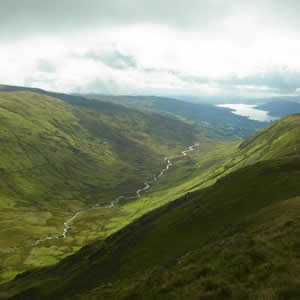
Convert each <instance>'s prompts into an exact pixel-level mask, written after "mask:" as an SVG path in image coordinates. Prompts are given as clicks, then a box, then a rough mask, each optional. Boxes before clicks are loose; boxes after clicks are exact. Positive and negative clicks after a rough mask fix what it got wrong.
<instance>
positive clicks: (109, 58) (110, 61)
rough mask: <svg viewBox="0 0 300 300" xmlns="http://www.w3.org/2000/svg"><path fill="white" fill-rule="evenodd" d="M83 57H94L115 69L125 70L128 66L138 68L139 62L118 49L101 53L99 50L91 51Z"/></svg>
mask: <svg viewBox="0 0 300 300" xmlns="http://www.w3.org/2000/svg"><path fill="white" fill-rule="evenodd" d="M82 57H83V58H87V59H92V60H95V61H97V62H102V63H103V64H105V65H107V66H108V67H110V68H113V69H119V70H124V69H128V68H136V67H137V63H136V60H135V58H134V57H133V56H130V55H125V54H122V53H120V52H119V51H118V50H114V51H112V52H106V53H101V52H100V53H99V52H97V51H93V50H91V51H89V52H88V53H86V54H85V55H83V56H82Z"/></svg>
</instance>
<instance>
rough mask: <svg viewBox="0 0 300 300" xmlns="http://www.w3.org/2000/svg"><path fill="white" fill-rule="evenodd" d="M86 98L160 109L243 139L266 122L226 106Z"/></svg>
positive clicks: (149, 99)
mask: <svg viewBox="0 0 300 300" xmlns="http://www.w3.org/2000/svg"><path fill="white" fill-rule="evenodd" d="M88 97H89V98H90V99H98V100H100V101H110V102H113V103H118V104H123V105H128V106H134V107H147V108H151V109H155V110H159V111H164V112H167V113H170V114H172V115H176V116H179V117H181V118H184V119H187V120H191V121H193V122H196V123H198V124H201V125H202V126H206V127H207V128H210V127H211V126H214V127H215V128H217V129H218V132H219V134H220V135H222V136H224V137H227V138H228V137H229V138H232V137H235V138H242V139H245V138H247V137H249V136H251V135H252V134H254V133H255V132H256V131H257V130H259V129H261V128H263V127H265V126H267V125H268V123H266V122H259V121H253V120H249V119H248V118H246V117H242V116H238V115H234V114H232V112H231V111H230V110H229V109H226V108H222V107H217V106H215V105H210V104H204V103H190V102H185V101H180V100H176V99H169V98H161V97H150V96H149V97H147V96H136V97H133V96H101V95H89V96H88Z"/></svg>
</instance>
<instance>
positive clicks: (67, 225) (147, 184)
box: [0, 144, 199, 252]
mask: <svg viewBox="0 0 300 300" xmlns="http://www.w3.org/2000/svg"><path fill="white" fill-rule="evenodd" d="M196 147H199V144H194V145H192V146H189V147H188V149H187V150H184V151H182V152H181V153H180V154H178V155H174V156H171V157H165V158H164V160H165V161H166V162H167V165H166V167H165V168H163V169H162V170H161V172H160V173H159V174H158V175H157V176H154V177H153V179H152V180H150V181H146V182H144V187H143V188H140V189H138V190H137V191H136V192H135V196H131V197H126V196H119V197H117V198H116V199H114V200H113V201H111V202H110V204H109V205H107V206H103V204H102V205H101V202H98V203H96V204H95V205H94V206H93V207H90V208H88V209H84V210H80V211H78V212H76V213H75V214H74V215H73V216H72V217H71V218H69V219H67V220H66V221H65V222H64V230H63V232H62V233H61V234H60V235H56V236H46V237H43V238H40V239H38V240H36V241H35V242H33V243H31V244H25V245H20V246H13V247H7V248H2V249H0V251H2V252H10V251H13V250H16V249H19V248H25V247H34V246H37V245H39V244H40V243H42V242H44V241H47V240H53V239H62V238H67V235H68V232H69V230H70V229H71V228H72V226H71V223H72V222H73V221H74V220H75V219H76V218H77V217H78V216H79V215H81V214H83V213H85V212H88V211H91V210H95V209H100V208H112V207H114V206H115V205H116V204H117V203H119V202H120V200H121V199H138V198H140V197H141V194H142V193H143V192H145V191H146V190H148V189H149V188H150V187H151V185H152V184H153V183H155V182H156V181H157V180H158V179H159V178H160V177H161V176H163V175H164V174H165V173H166V172H167V171H168V170H169V168H170V167H171V166H172V165H173V163H172V161H171V159H174V158H177V157H182V156H186V155H187V153H188V152H191V151H194V150H195V148H196Z"/></svg>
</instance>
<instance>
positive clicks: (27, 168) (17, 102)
mask: <svg viewBox="0 0 300 300" xmlns="http://www.w3.org/2000/svg"><path fill="white" fill-rule="evenodd" d="M0 90H1V92H0V141H1V147H0V281H6V280H8V279H11V278H13V277H14V276H15V275H16V274H17V273H20V272H22V271H24V270H27V269H30V268H32V267H36V266H43V265H49V264H53V263H56V262H57V261H59V260H60V259H62V258H63V257H65V256H67V255H70V254H72V253H74V252H75V251H76V250H78V249H79V248H80V247H82V246H83V245H85V244H86V243H87V242H88V241H92V240H95V239H99V238H105V237H107V236H108V235H109V234H110V233H111V232H114V231H116V230H118V229H119V228H121V227H122V226H124V225H126V224H128V223H129V222H130V220H132V219H134V218H135V217H137V216H139V215H140V214H142V213H143V212H144V211H148V210H150V209H151V208H152V207H158V206H160V205H161V204H160V203H159V201H158V200H157V199H154V198H153V201H152V202H147V205H143V206H142V207H143V208H142V209H141V207H139V204H138V201H135V202H134V203H126V205H125V203H124V205H122V206H120V205H118V206H116V207H114V208H112V209H106V208H103V209H99V210H95V211H91V212H89V213H86V214H82V215H81V216H80V217H79V218H78V223H77V220H76V222H74V224H73V225H74V228H72V231H70V234H69V237H68V238H67V239H57V240H52V241H47V242H43V243H41V244H40V245H38V246H37V247H25V248H24V247H20V248H17V249H10V247H11V246H22V245H25V244H28V243H33V242H34V241H36V240H37V239H39V238H42V237H46V236H48V235H50V236H56V235H59V234H61V233H62V231H63V228H64V226H63V223H64V222H65V221H66V220H67V219H68V218H70V217H71V216H72V215H74V213H75V212H76V211H79V210H85V209H87V208H89V207H91V206H93V205H94V204H96V203H98V202H101V203H103V205H107V204H109V203H110V202H111V201H112V200H114V199H115V198H116V197H117V196H119V195H132V194H134V193H135V191H136V190H137V189H138V188H139V187H142V185H143V182H144V181H145V180H149V179H150V178H152V177H153V176H154V175H157V174H158V173H159V172H160V170H161V169H162V168H163V167H165V161H164V156H165V155H174V154H177V153H179V152H180V151H182V150H185V149H186V147H187V146H188V145H191V144H193V143H195V142H200V143H201V144H203V145H208V146H205V147H208V148H209V147H210V148H212V146H209V145H210V144H211V142H212V141H215V140H216V136H217V135H216V133H215V131H214V129H208V128H205V127H199V126H197V127H196V126H194V125H192V124H188V123H186V122H183V121H181V120H178V119H176V118H174V117H170V116H167V115H165V114H162V113H158V112H153V111H146V110H141V109H133V108H128V107H125V106H120V105H116V104H112V103H104V102H99V101H90V100H87V99H84V98H82V97H75V96H70V95H65V94H58V93H50V92H46V91H43V90H39V89H26V88H18V87H8V86H0ZM219 143H220V147H221V145H222V143H225V144H224V145H226V143H228V147H233V146H234V143H232V142H226V141H224V142H222V141H220V142H219ZM205 147H204V148H203V149H205ZM222 147H224V148H226V147H225V146H222ZM225 152H226V151H225ZM225 152H224V155H223V154H220V155H217V156H216V157H217V158H218V159H221V158H222V157H223V159H224V156H225ZM210 159H211V160H214V158H213V157H211V158H210ZM180 163H182V164H186V163H187V162H178V164H179V165H180ZM193 166H194V163H192V162H191V161H190V162H189V164H187V165H185V166H183V169H185V170H188V169H193V168H194V167H193ZM199 172H200V171H199V170H198V173H197V174H199ZM191 175H193V174H191ZM173 177H174V178H175V173H174V176H173ZM183 177H185V180H187V178H186V177H188V176H186V174H183V172H182V173H179V174H176V178H177V179H178V180H180V179H181V178H183ZM171 178H172V176H170V178H168V179H167V181H166V180H165V181H164V182H165V183H164V184H168V182H169V184H171V182H172V181H171ZM168 180H169V181H168ZM157 189H158V187H156V190H157ZM174 197H175V195H173V198H174ZM170 200H172V198H170ZM167 201H168V199H167V198H166V199H165V202H167ZM165 202H163V203H165Z"/></svg>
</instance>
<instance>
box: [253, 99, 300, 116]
mask: <svg viewBox="0 0 300 300" xmlns="http://www.w3.org/2000/svg"><path fill="white" fill-rule="evenodd" d="M256 109H260V110H265V111H268V112H269V115H271V116H273V117H280V118H281V117H284V116H287V115H290V114H296V113H300V103H298V102H293V101H288V100H282V101H273V102H269V103H266V104H264V105H259V106H257V107H256Z"/></svg>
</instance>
